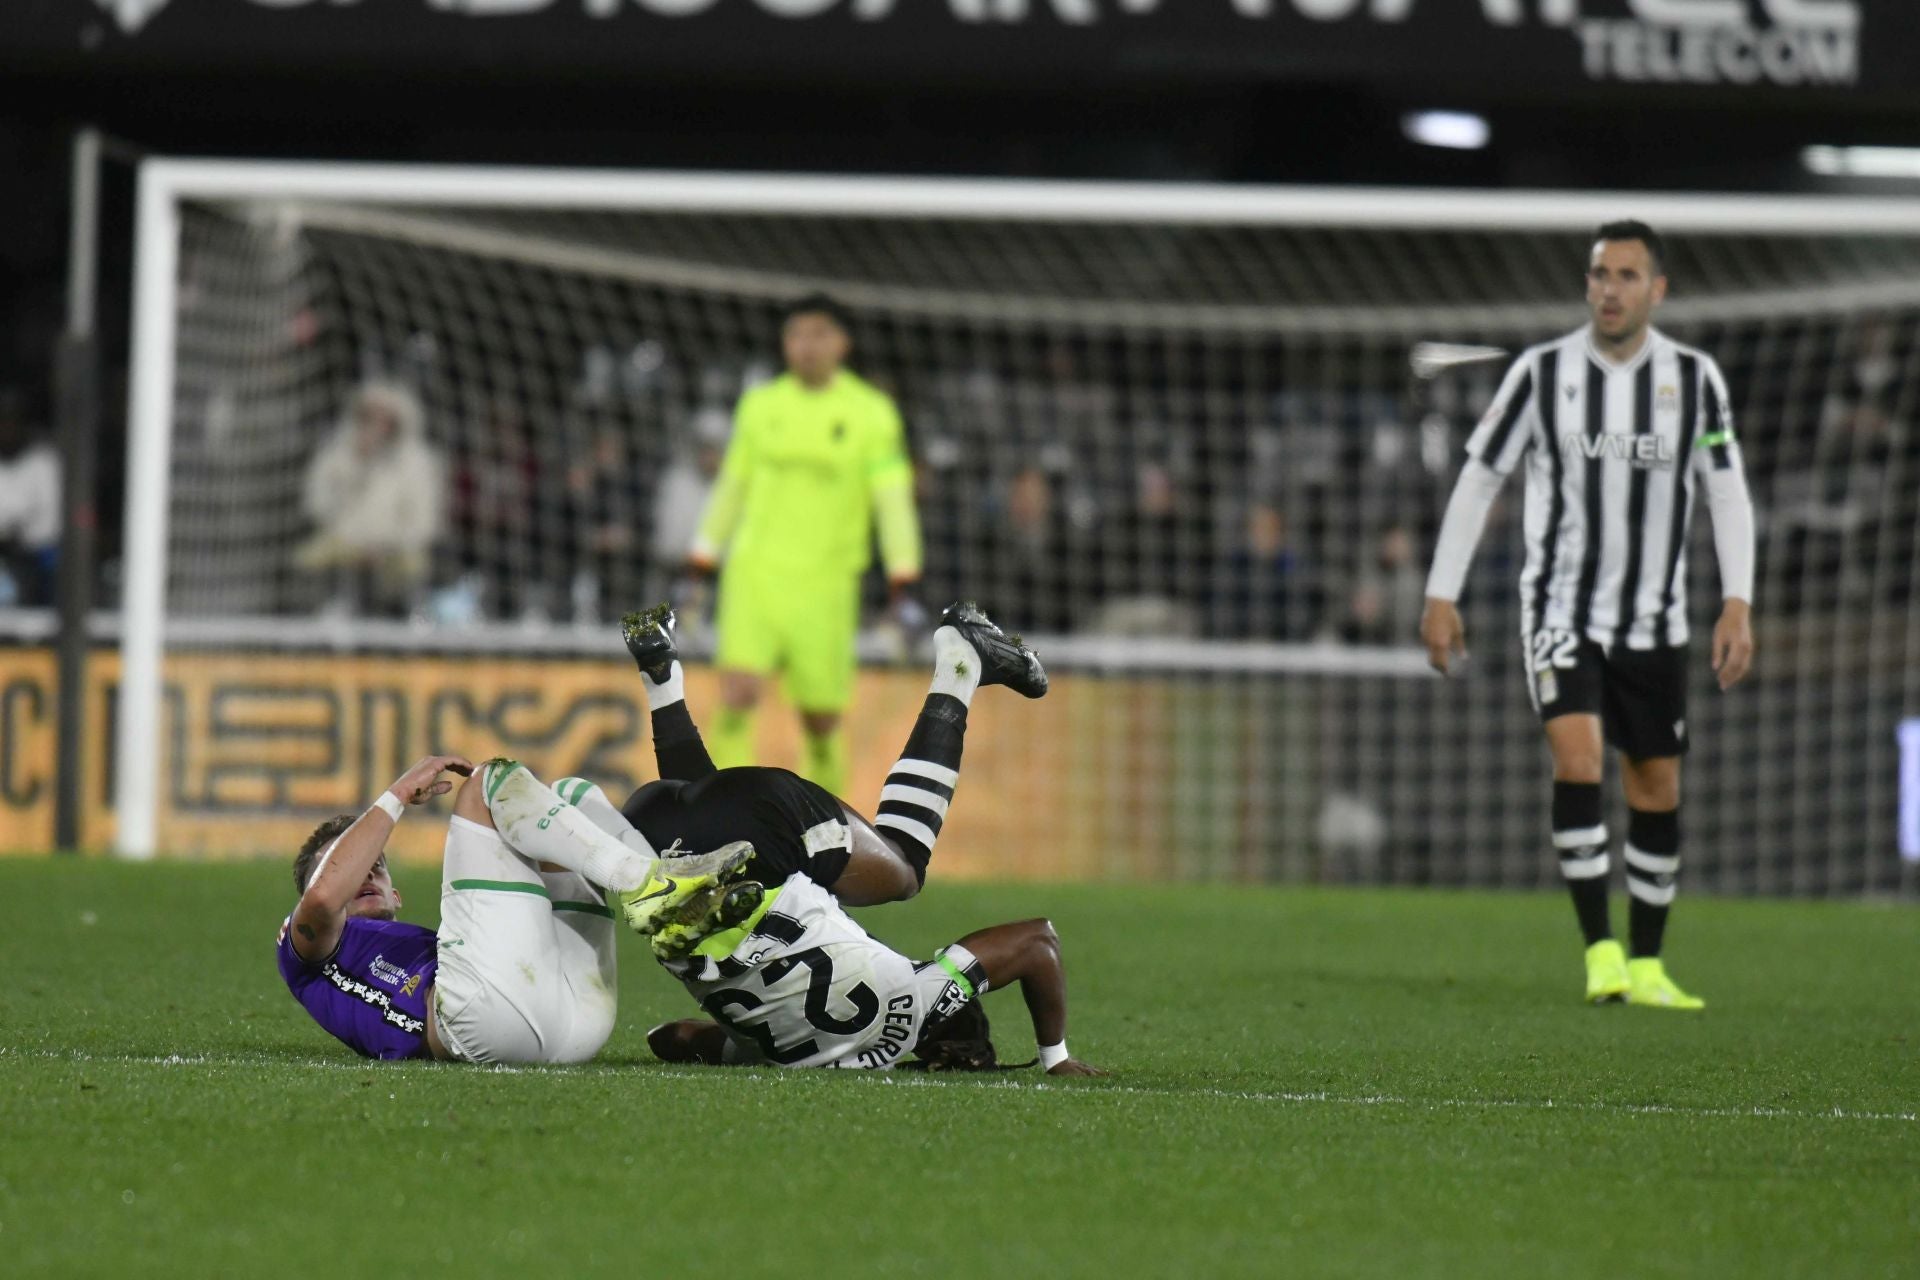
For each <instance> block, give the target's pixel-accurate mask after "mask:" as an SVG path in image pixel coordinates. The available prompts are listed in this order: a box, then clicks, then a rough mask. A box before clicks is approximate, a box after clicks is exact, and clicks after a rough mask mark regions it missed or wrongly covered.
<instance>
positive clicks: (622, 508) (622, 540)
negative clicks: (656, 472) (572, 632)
mask: <svg viewBox="0 0 1920 1280" xmlns="http://www.w3.org/2000/svg"><path fill="white" fill-rule="evenodd" d="M565 482H566V490H565V494H564V498H563V504H562V505H563V510H562V519H561V522H560V528H561V530H562V531H563V540H562V547H561V551H562V560H563V563H564V564H565V565H566V566H568V567H569V568H570V569H571V574H572V611H573V620H574V621H575V622H593V621H596V620H597V619H598V618H599V617H600V616H601V614H602V613H603V612H607V611H609V610H611V611H614V612H619V611H624V610H625V609H629V608H635V607H638V606H639V605H640V604H641V603H642V601H641V600H640V599H639V592H640V586H641V583H640V565H639V564H638V563H637V559H638V558H637V557H636V556H635V555H634V550H635V548H636V547H637V545H638V543H639V541H640V539H639V535H638V533H637V532H636V530H635V526H636V525H637V524H638V523H639V519H640V510H639V508H640V496H639V493H638V492H637V489H638V477H637V476H636V475H635V473H634V467H633V464H632V462H631V460H630V459H629V458H628V456H627V442H626V436H625V433H624V432H623V431H622V430H621V429H620V427H619V426H618V425H616V424H614V423H612V422H602V423H600V424H598V425H597V426H595V427H594V428H593V430H592V438H591V439H590V441H589V442H588V443H587V445H586V447H584V448H582V449H580V450H577V451H575V453H574V456H573V460H572V462H570V463H569V464H568V466H567V469H566V474H565Z"/></svg>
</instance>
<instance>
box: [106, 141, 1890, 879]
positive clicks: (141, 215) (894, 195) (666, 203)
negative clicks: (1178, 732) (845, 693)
mask: <svg viewBox="0 0 1920 1280" xmlns="http://www.w3.org/2000/svg"><path fill="white" fill-rule="evenodd" d="M195 200H213V201H218V200H234V201H264V202H271V201H275V200H285V201H307V202H313V201H335V202H343V203H344V202H362V203H377V204H383V205H396V206H456V207H457V206H467V207H474V206H484V207H493V208H503V207H518V208H541V209H574V210H581V209H602V210H614V211H626V212H642V211H644V212H655V213H672V212H679V213H715V214H718V213H736V214H738V213H756V214H784V215H792V216H815V217H832V216H861V217H896V218H914V217H942V218H959V219H998V220H1020V221H1030V222H1069V223H1125V222H1148V223H1155V222H1157V223H1169V224H1182V225H1196V226H1198V225H1246V226H1335V227H1361V228H1372V229H1387V228H1400V229H1420V230H1482V231H1578V230H1582V229H1585V228H1590V227H1593V226H1595V225H1598V224H1599V223H1601V222H1605V221H1608V220H1610V219H1614V218H1617V217H1620V216H1621V215H1622V214H1624V213H1628V212H1631V213H1632V214H1634V215H1635V216H1638V217H1642V218H1644V219H1646V220H1648V221H1650V222H1653V223H1655V224H1657V225H1660V226H1661V227H1662V228H1664V229H1667V230H1672V231H1677V232H1682V233H1685V232H1688V231H1712V232H1716V233H1720V234H1736V235H1737V234H1752V235H1760V234H1794V233H1802V234H1818V235H1825V236H1835V235H1895V234H1898V235H1911V234H1912V233H1913V229H1914V228H1915V227H1916V226H1920V198H1902V197H1858V196H1826V195H1805V196H1735V195H1725V194H1674V193H1659V194H1652V193H1639V192H1621V191H1605V192H1599V191H1596V192H1577V193H1576V192H1549V191H1500V192H1482V191H1459V190H1441V189H1421V188H1382V187H1305V186H1302V187H1282V186H1228V185H1206V184H1155V183H1137V182H1055V181H1026V180H1014V179H981V178H899V177H844V176H834V175H828V174H794V175H787V174H758V173H737V172H716V173H693V172H684V171H667V170H591V169H552V168H532V167H501V166H462V165H412V164H355V163H336V162H324V161H280V160H217V159H189V158H149V159H147V160H144V161H143V162H142V163H141V164H140V167H139V176H138V205H137V212H136V217H135V229H134V240H135V243H134V296H133V317H132V319H133V353H132V367H131V371H130V377H129V379H128V406H127V423H128V427H127V430H128V441H127V451H128V481H127V493H126V513H125V525H124V530H125V532H124V541H123V552H122V559H123V568H124V572H123V581H124V583H125V586H124V594H123V598H122V604H121V626H120V654H121V677H120V687H119V692H118V700H117V719H118V736H117V741H116V743H115V747H114V750H115V757H114V777H115V802H114V803H115V810H116V818H117V823H116V832H115V839H114V848H115V851H116V853H117V854H118V855H119V856H121V857H124V858H133V859H145V858H151V857H153V856H154V855H155V853H156V852H157V850H158V843H159V841H158V837H159V829H158V815H159V785H160V778H161V776H162V773H161V768H160V760H159V751H160V749H161V735H160V730H161V723H160V722H161V715H162V705H163V698H164V689H163V676H162V663H163V660H164V657H165V653H166V648H167V637H168V626H167V612H166V610H167V596H166V588H167V583H166V574H167V560H168V556H167V538H168V529H169V521H168V504H169V503H170V501H171V499H172V494H171V491H170V490H171V479H172V476H171V466H172V445H173V434H174V420H173V417H174V413H173V411H174V362H175V357H176V337H177V335H176V303H177V297H176V294H177V289H178V284H179V264H180V235H181V207H182V205H183V204H184V203H186V202H189V201H195ZM1095 647H1096V648H1097V645H1096V646H1095ZM1088 656H1089V659H1090V664H1091V665H1092V666H1094V667H1096V668H1097V667H1099V666H1100V665H1102V663H1101V656H1100V654H1099V653H1090V654H1089V655H1088Z"/></svg>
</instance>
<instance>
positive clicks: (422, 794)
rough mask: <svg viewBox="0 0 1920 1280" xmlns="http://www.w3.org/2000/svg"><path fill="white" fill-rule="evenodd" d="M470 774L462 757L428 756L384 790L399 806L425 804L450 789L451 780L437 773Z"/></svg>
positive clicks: (470, 765) (471, 763) (466, 761)
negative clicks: (388, 792) (391, 794)
mask: <svg viewBox="0 0 1920 1280" xmlns="http://www.w3.org/2000/svg"><path fill="white" fill-rule="evenodd" d="M472 772H473V761H471V760H469V759H467V758H466V757H465V756H428V757H426V758H425V759H424V760H422V761H420V762H419V763H418V764H416V765H414V766H413V768H411V769H409V770H407V771H406V772H405V773H403V774H401V775H400V776H399V777H398V778H396V779H394V783H393V785H392V786H391V787H388V788H387V790H389V791H391V792H393V795H394V798H395V799H397V800H398V801H399V802H400V803H401V804H425V803H426V802H427V801H429V800H431V799H433V798H434V797H435V796H443V795H445V794H447V792H449V791H451V790H453V780H452V779H451V778H443V777H441V776H440V775H441V774H443V773H457V774H459V775H460V776H461V777H463V778H464V777H467V776H468V775H469V774H471V773H472Z"/></svg>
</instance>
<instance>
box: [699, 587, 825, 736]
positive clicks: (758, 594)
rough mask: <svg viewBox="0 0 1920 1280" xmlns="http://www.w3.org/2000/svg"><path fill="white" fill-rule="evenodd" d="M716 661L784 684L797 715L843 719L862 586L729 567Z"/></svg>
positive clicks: (717, 621)
mask: <svg viewBox="0 0 1920 1280" xmlns="http://www.w3.org/2000/svg"><path fill="white" fill-rule="evenodd" d="M714 629H715V631H716V632H717V633H718V634H717V637H716V638H717V641H718V644H717V646H716V652H715V655H714V661H715V662H716V664H717V665H718V666H719V667H720V669H721V670H722V671H747V672H751V673H753V674H754V675H760V676H770V675H773V674H775V673H779V674H780V675H782V676H784V677H785V679H784V687H785V689H786V693H787V697H788V699H789V700H791V701H792V703H793V704H794V706H796V707H798V708H799V709H800V710H802V711H844V710H846V708H847V704H848V703H849V702H851V701H852V700H853V672H854V642H855V639H856V637H857V635H858V633H859V629H860V579H859V578H858V577H856V576H854V575H852V574H835V575H831V576H820V575H816V576H814V577H813V578H811V579H796V578H794V577H793V575H791V574H782V573H779V572H769V571H767V570H765V569H761V568H758V567H757V566H750V565H740V564H735V563H733V562H729V563H728V564H727V565H726V567H725V568H724V569H723V570H722V571H721V574H720V599H719V602H718V604H717V605H716V607H715V610H714Z"/></svg>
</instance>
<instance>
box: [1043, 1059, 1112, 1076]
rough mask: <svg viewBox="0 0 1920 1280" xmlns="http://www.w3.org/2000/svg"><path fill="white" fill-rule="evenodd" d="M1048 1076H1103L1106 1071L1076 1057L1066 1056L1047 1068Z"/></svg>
mask: <svg viewBox="0 0 1920 1280" xmlns="http://www.w3.org/2000/svg"><path fill="white" fill-rule="evenodd" d="M1047 1074H1048V1075H1050V1076H1103V1075H1106V1074H1107V1073H1106V1072H1104V1071H1102V1070H1101V1069H1100V1068H1098V1067H1090V1066H1088V1065H1087V1064H1086V1063H1084V1062H1082V1061H1080V1060H1079V1059H1078V1058H1067V1059H1066V1060H1064V1061H1061V1062H1056V1063H1054V1064H1053V1065H1052V1066H1050V1067H1048V1068H1047Z"/></svg>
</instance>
